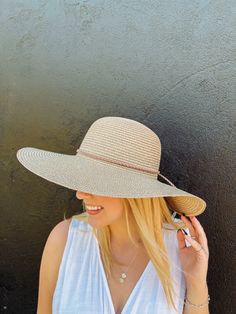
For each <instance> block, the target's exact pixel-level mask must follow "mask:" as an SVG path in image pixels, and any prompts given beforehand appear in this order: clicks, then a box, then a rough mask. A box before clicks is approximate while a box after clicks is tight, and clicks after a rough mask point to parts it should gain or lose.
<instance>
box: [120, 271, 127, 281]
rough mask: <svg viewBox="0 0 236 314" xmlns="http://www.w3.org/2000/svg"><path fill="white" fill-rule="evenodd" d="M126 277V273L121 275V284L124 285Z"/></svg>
mask: <svg viewBox="0 0 236 314" xmlns="http://www.w3.org/2000/svg"><path fill="white" fill-rule="evenodd" d="M126 277H127V275H126V273H121V274H120V278H119V282H120V283H124V282H125V278H126Z"/></svg>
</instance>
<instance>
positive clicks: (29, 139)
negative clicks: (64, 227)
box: [0, 0, 236, 314]
mask: <svg viewBox="0 0 236 314" xmlns="http://www.w3.org/2000/svg"><path fill="white" fill-rule="evenodd" d="M0 4H1V6H0V25H1V28H0V44H1V48H0V58H1V59H0V60H1V62H0V105H1V106H0V139H1V141H0V145H1V147H0V148H1V149H0V155H1V158H0V171H1V180H0V193H1V228H0V241H1V261H0V304H1V307H0V310H1V313H24V314H28V313H35V312H36V304H37V291H38V272H39V266H40V259H41V254H42V250H43V247H44V244H45V241H46V239H47V236H48V234H49V232H50V231H51V229H52V228H53V227H54V226H55V225H56V224H57V223H58V222H59V221H61V220H62V219H63V215H64V214H65V215H66V216H70V215H72V213H74V212H77V211H79V210H80V206H81V204H80V203H79V202H78V201H77V200H76V199H75V192H74V191H72V190H68V189H66V188H63V187H60V186H57V185H54V184H53V183H50V182H48V181H46V180H44V179H42V178H40V177H37V176H36V175H34V174H32V173H30V172H29V171H27V170H26V169H25V168H23V167H22V166H21V165H20V164H19V162H18V161H17V159H16V151H17V150H18V149H19V148H21V147H25V146H32V147H37V148H42V149H48V150H52V151H57V152H62V153H68V154H75V150H76V148H77V147H78V146H79V144H80V143H81V141H82V139H83V136H84V135H85V133H86V131H87V129H88V127H89V126H90V124H91V123H92V122H93V121H95V120H96V119H98V118H99V117H102V116H106V115H114V116H124V117H128V118H133V119H136V120H138V121H140V122H143V123H145V124H146V125H147V126H149V127H151V128H152V129H153V130H154V131H155V132H156V133H157V134H158V135H159V137H160V139H161V142H162V161H161V168H160V170H161V172H162V173H163V174H164V175H166V176H167V177H168V178H169V179H170V180H171V181H173V183H174V184H176V185H177V186H178V187H179V188H182V189H185V190H188V191H189V192H191V193H195V194H197V195H199V196H201V197H202V198H204V199H205V200H206V202H207V209H206V211H205V212H204V214H203V215H201V216H200V217H199V220H200V222H201V223H202V225H203V227H204V229H205V232H206V234H207V237H208V243H209V249H210V260H209V273H208V283H209V292H210V295H211V301H210V311H211V313H214V314H223V313H227V314H230V313H235V312H236V308H235V283H234V284H233V282H232V281H233V280H232V278H233V274H234V275H235V254H234V253H235V251H234V249H235V245H234V243H235V239H234V238H235V237H233V228H235V203H236V198H235V158H234V157H235V117H236V114H235V106H236V105H235V101H236V75H235V73H236V72H235V71H236V31H235V29H236V14H235V13H236V2H235V1H233V0H229V1H223V0H215V1H207V0H198V1H195V0H193V1H180V0H177V1H170V0H160V1H140V0H138V1H137V0H131V1H123V0H121V1H108V0H103V1H102V0H100V1H99V0H97V1H96V0H95V1H90V0H87V1H76V0H64V1H46V0H41V1H40V0H38V1H37V0H34V1H32V0H30V1H29V0H28V1H27V0H24V1H17V0H12V1H4V0H0Z"/></svg>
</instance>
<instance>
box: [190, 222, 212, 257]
mask: <svg viewBox="0 0 236 314" xmlns="http://www.w3.org/2000/svg"><path fill="white" fill-rule="evenodd" d="M190 219H191V222H192V224H193V227H194V228H195V230H196V231H197V233H198V242H199V243H200V244H201V245H202V246H203V248H204V249H205V251H206V252H207V253H208V254H209V251H208V243H207V237H206V233H205V231H204V229H203V227H202V225H201V224H200V221H199V220H198V219H197V218H196V217H195V216H192V217H190Z"/></svg>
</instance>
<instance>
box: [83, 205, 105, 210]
mask: <svg viewBox="0 0 236 314" xmlns="http://www.w3.org/2000/svg"><path fill="white" fill-rule="evenodd" d="M86 208H87V209H88V210H99V209H101V208H102V206H88V205H87V206H86Z"/></svg>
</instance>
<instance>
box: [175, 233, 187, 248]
mask: <svg viewBox="0 0 236 314" xmlns="http://www.w3.org/2000/svg"><path fill="white" fill-rule="evenodd" d="M177 238H178V245H179V249H183V248H185V247H186V243H185V238H184V235H183V232H182V231H181V230H178V231H177Z"/></svg>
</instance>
